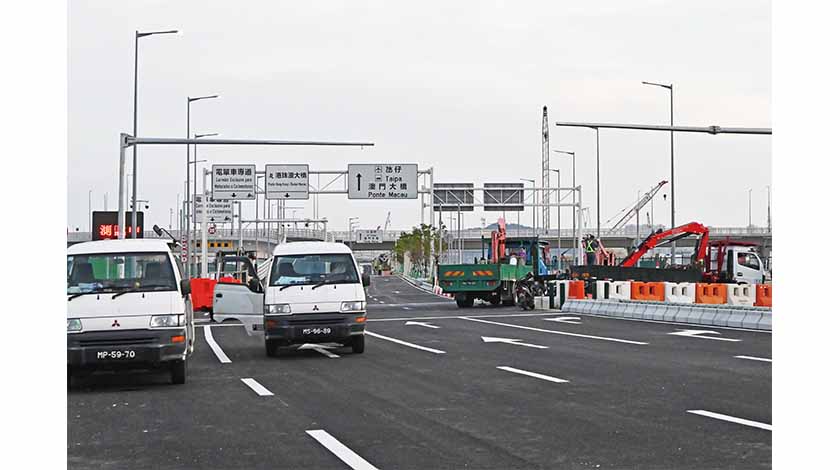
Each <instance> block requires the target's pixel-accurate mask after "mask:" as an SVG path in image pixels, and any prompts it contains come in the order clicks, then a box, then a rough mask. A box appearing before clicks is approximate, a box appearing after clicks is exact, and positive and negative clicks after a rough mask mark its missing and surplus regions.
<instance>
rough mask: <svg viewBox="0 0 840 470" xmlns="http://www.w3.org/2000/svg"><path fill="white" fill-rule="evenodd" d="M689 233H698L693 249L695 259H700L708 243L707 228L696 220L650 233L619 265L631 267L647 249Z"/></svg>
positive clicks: (704, 254) (683, 236)
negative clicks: (695, 246)
mask: <svg viewBox="0 0 840 470" xmlns="http://www.w3.org/2000/svg"><path fill="white" fill-rule="evenodd" d="M690 235H700V240H699V241H698V243H697V249H696V251H695V254H694V256H695V261H702V260H703V258H705V256H706V246H707V245H708V244H709V229H708V228H706V226H704V225H703V224H700V223H697V222H689V223H687V224H685V225H680V226H679V227H674V228H672V229H669V230H665V231H662V232H660V233H652V234H650V235H649V236H648V237H647V238H646V239H645V241H643V242H642V243H641V245H639V247H638V248H637V249H636V251H634V252H632V253H630V255H628V256H627V258H624V260H623V261H622V262H621V266H624V267H632V266H635V265H636V263H637V262H638V261H639V260H640V259H641V258H642V256H644V255H645V253H647V252H648V251H650V250H652V249H654V248H656V247H658V246H660V245H664V244H666V243H670V242H673V241H677V240H679V239H681V238H685V237H688V236H690Z"/></svg>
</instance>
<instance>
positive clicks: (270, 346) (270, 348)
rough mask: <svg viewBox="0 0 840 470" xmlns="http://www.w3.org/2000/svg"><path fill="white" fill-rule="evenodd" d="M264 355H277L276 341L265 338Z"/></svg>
mask: <svg viewBox="0 0 840 470" xmlns="http://www.w3.org/2000/svg"><path fill="white" fill-rule="evenodd" d="M265 355H266V356H268V357H274V356H276V355H277V343H275V342H274V341H272V340H270V339H267V340H265Z"/></svg>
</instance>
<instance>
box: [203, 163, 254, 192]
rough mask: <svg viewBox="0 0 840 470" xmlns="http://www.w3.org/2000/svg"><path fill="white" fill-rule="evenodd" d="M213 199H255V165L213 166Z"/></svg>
mask: <svg viewBox="0 0 840 470" xmlns="http://www.w3.org/2000/svg"><path fill="white" fill-rule="evenodd" d="M211 173H212V175H213V179H212V182H211V183H212V192H213V194H212V196H213V199H255V198H256V194H257V166H256V165H213V170H212V172H211Z"/></svg>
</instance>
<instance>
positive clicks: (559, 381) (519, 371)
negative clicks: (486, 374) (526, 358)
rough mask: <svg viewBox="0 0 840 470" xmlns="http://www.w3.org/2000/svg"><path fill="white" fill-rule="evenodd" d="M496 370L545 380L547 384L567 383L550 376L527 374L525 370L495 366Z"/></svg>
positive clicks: (534, 373)
mask: <svg viewBox="0 0 840 470" xmlns="http://www.w3.org/2000/svg"><path fill="white" fill-rule="evenodd" d="M496 369H501V370H506V371H508V372H513V373H514V374H521V375H527V376H528V377H534V378H537V379H542V380H547V381H549V382H554V383H557V384H562V383H568V382H569V381H568V380H564V379H558V378H557V377H552V376H550V375H543V374H538V373H536V372H529V371H527V370H522V369H517V368H515V367H508V366H496Z"/></svg>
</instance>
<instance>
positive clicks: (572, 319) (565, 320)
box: [543, 317, 580, 325]
mask: <svg viewBox="0 0 840 470" xmlns="http://www.w3.org/2000/svg"><path fill="white" fill-rule="evenodd" d="M543 320H545V321H553V322H557V323H571V324H572V325H580V317H556V318H543Z"/></svg>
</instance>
